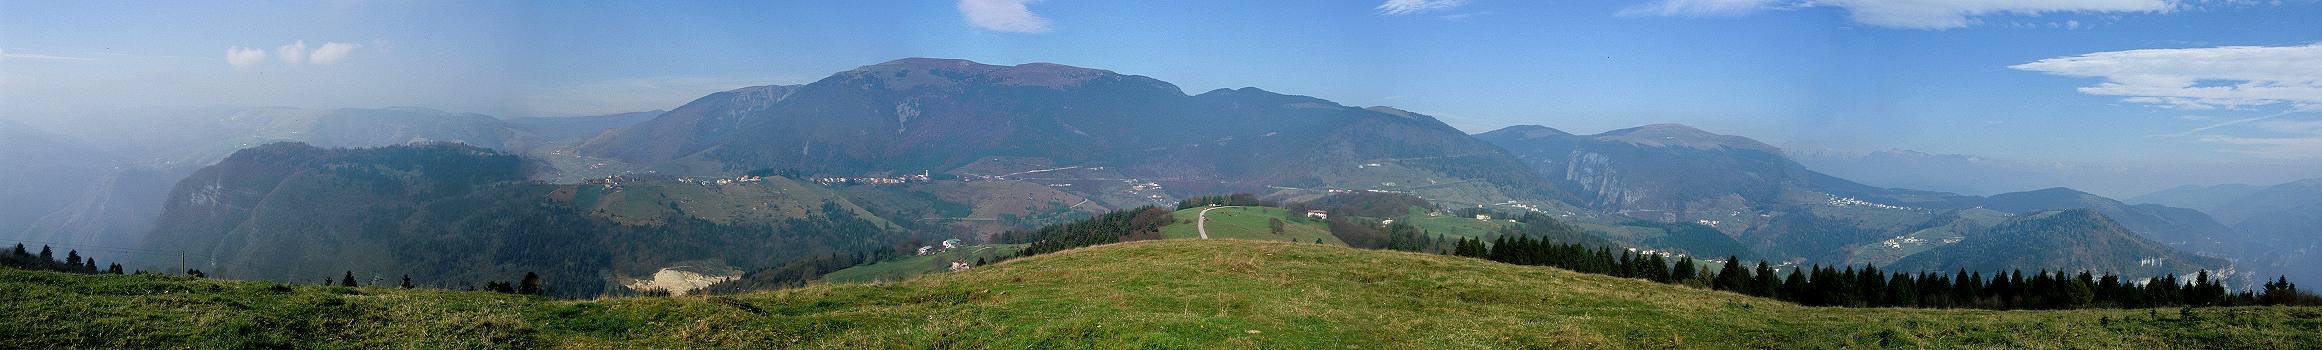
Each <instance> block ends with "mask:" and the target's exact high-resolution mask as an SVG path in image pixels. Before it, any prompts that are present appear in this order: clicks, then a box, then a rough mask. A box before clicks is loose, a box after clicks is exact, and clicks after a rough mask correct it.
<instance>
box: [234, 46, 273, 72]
mask: <svg viewBox="0 0 2322 350" xmlns="http://www.w3.org/2000/svg"><path fill="white" fill-rule="evenodd" d="M265 62H266V50H261V49H253V48H247V47H241V46H230V47H226V64H228V65H233V66H234V68H244V67H249V66H255V65H258V64H259V63H265Z"/></svg>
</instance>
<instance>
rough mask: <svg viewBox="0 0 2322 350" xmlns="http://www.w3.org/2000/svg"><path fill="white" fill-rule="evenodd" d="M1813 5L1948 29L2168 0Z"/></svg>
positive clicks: (2164, 8) (1829, 1) (2163, 8)
mask: <svg viewBox="0 0 2322 350" xmlns="http://www.w3.org/2000/svg"><path fill="white" fill-rule="evenodd" d="M1811 4H1813V5H1815V6H1830V7H1838V8H1844V9H1846V13H1847V16H1848V18H1851V19H1853V20H1854V21H1855V22H1860V23H1863V24H1869V25H1874V26H1881V27H1891V28H1908V29H1948V28H1959V27H1966V26H1968V25H1972V24H1976V23H1978V22H1977V20H1976V19H1975V17H1979V16H1986V15H1994V14H2015V15H2039V14H2044V13H2073V12H2169V11H2171V10H2175V9H2176V5H2175V4H2172V3H2170V1H2168V0H1816V1H1814V2H1812V3H1811Z"/></svg>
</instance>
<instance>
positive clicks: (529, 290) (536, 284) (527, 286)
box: [516, 272, 541, 295]
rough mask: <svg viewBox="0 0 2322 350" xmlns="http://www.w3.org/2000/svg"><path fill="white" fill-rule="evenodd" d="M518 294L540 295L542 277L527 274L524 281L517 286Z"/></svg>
mask: <svg viewBox="0 0 2322 350" xmlns="http://www.w3.org/2000/svg"><path fill="white" fill-rule="evenodd" d="M516 294H524V295H540V294H541V290H540V275H539V274H535V273H531V272H525V273H524V281H523V282H522V283H520V284H517V285H516Z"/></svg>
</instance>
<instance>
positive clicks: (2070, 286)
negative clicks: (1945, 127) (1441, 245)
mask: <svg viewBox="0 0 2322 350" xmlns="http://www.w3.org/2000/svg"><path fill="white" fill-rule="evenodd" d="M1444 253H1446V254H1449V255H1455V256H1464V257H1473V258H1479V259H1486V260H1491V261H1498V262H1504V263H1510V264H1518V265H1534V266H1551V267H1557V268H1563V269H1567V270H1572V271H1577V272H1583V273H1594V274H1602V275H1611V276H1617V277H1627V278H1637V279H1644V280H1649V281H1654V282H1660V283H1669V284H1678V285H1688V286H1695V287H1704V288H1710V289H1714V290H1723V291H1732V292H1736V293H1742V294H1747V295H1751V296H1758V297H1766V298H1774V299H1780V300H1784V301H1789V302H1794V303H1798V304H1800V305H1808V306H1843V307H1920V308H1978V309H1998V310H2012V309H2073V308H2146V307H2166V306H2187V307H2206V306H2246V305H2322V297H2317V296H2316V295H2315V294H2313V293H2312V292H2306V291H2299V290H2298V289H2297V285H2296V284H2292V283H2290V282H2289V279H2288V278H2286V277H2284V278H2278V279H2277V280H2276V281H2274V282H2269V283H2267V284H2266V287H2265V288H2264V289H2263V290H2259V291H2243V292H2240V293H2232V292H2229V291H2228V290H2227V289H2226V288H2225V284H2224V281H2223V280H2222V279H2218V278H2212V277H2211V276H2210V274H2209V272H2208V271H2201V272H2199V273H2197V274H2196V275H2194V276H2193V278H2192V279H2191V280H2189V281H2188V280H2183V279H2180V277H2178V276H2177V275H2175V274H2170V275H2166V276H2161V277H2156V278H2151V279H2148V280H2146V281H2141V283H2140V281H2132V280H2127V279H2124V278H2122V277H2120V276H2117V275H2111V274H2107V275H2103V276H2097V275H2094V274H2091V273H2088V272H2081V273H2078V274H2070V273H2066V272H2050V271H2046V270H2041V271H2038V272H2035V273H2033V274H2029V275H2027V274H2025V273H2024V272H2023V271H2022V270H2015V271H2000V272H1994V273H1992V274H1990V275H1988V277H1987V275H1985V274H1983V273H1982V272H1969V271H1966V270H1960V271H1958V272H1955V273H1950V274H1944V273H1936V272H1921V273H1915V274H1914V273H1901V272H1892V273H1890V272H1885V271H1880V270H1879V269H1878V268H1877V267H1875V266H1870V265H1868V264H1865V265H1863V266H1862V267H1861V268H1859V269H1858V268H1856V267H1854V266H1844V267H1843V268H1842V267H1839V266H1822V265H1814V266H1810V267H1807V268H1803V269H1791V270H1790V272H1789V274H1788V275H1787V276H1782V275H1780V274H1778V273H1777V272H1776V270H1775V269H1774V268H1773V267H1771V266H1769V265H1768V264H1766V262H1765V261H1758V262H1757V263H1756V265H1755V267H1745V266H1744V265H1743V264H1742V262H1741V259H1740V258H1739V257H1728V258H1727V259H1725V261H1724V263H1723V264H1722V266H1719V267H1717V268H1711V267H1710V266H1706V265H1701V264H1699V263H1697V262H1696V261H1695V260H1693V258H1691V257H1678V258H1677V259H1676V260H1675V261H1674V262H1672V261H1670V260H1669V259H1668V258H1665V257H1663V256H1662V255H1660V254H1638V253H1635V252H1630V251H1621V252H1619V253H1618V254H1615V253H1614V251H1613V250H1611V249H1607V248H1590V247H1588V246H1584V245H1581V244H1574V243H1553V242H1551V241H1549V240H1546V239H1539V238H1533V237H1528V236H1501V237H1498V238H1495V239H1493V240H1491V241H1488V242H1487V241H1484V240H1480V239H1468V238H1460V239H1458V240H1457V241H1455V242H1453V243H1452V248H1451V249H1450V250H1449V251H1446V252H1444Z"/></svg>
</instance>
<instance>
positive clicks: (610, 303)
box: [0, 240, 2322, 349]
mask: <svg viewBox="0 0 2322 350" xmlns="http://www.w3.org/2000/svg"><path fill="white" fill-rule="evenodd" d="M0 283H4V284H7V285H10V286H15V287H14V288H5V289H0V300H17V301H27V302H24V303H18V305H20V306H19V307H18V308H16V309H13V310H11V312H9V313H7V314H5V315H4V316H0V332H4V333H5V334H12V335H17V336H16V337H13V338H14V339H12V340H11V342H12V344H14V345H19V346H27V347H39V348H73V347H132V348H153V347H196V348H249V347H334V348H340V347H343V348H455V347H456V348H539V347H546V348H650V347H670V346H680V347H769V346H771V347H786V348H846V349H859V348H926V347H958V348H1660V347H1680V348H1684V347H1735V348H1839V347H1929V348H2065V347H2095V348H2299V347H2311V346H2312V345H2313V344H2317V343H2322V334H2317V333H2314V332H2313V331H2312V330H2313V329H2315V328H2317V327H2322V323H2317V322H2318V321H2316V320H2317V319H2318V318H2322V309H2316V308H2311V307H2266V308H2221V309H2206V308H2205V309H2187V310H2184V311H2182V312H2180V311H2175V310H2171V311H2167V312H2162V311H2161V310H2066V311H1982V310H1915V309H1887V308H1813V307H1800V306H1797V305H1793V304H1789V303H1783V302H1777V301H1771V300H1766V299H1759V298H1752V297H1747V296H1743V295H1740V294H1733V293H1727V292H1712V291H1707V290H1702V289H1696V288H1688V287H1681V286H1673V285H1667V284H1660V283H1654V282H1649V281H1644V280H1638V279H1626V278H1616V277H1608V276H1599V275H1588V274H1580V273H1574V272H1570V271H1566V270H1561V269H1554V268H1542V267H1525V266H1516V265H1507V264H1499V263H1492V262H1488V261H1483V260H1477V259H1468V258H1458V257H1448V256H1438V255H1426V254H1414V253H1398V252H1385V251H1366V250H1355V249H1348V248H1342V247H1330V246H1324V245H1315V244H1297V243H1283V242H1255V241H1233V240H1208V241H1201V240H1164V241H1148V242H1138V243H1126V244H1115V245H1106V246H1098V247H1090V248H1083V249H1075V250H1070V251H1065V252H1060V253H1055V254H1048V255H1042V256H1036V257H1030V258H1024V259H1017V260H1011V261H1008V262H1004V263H999V264H994V265H991V266H986V267H981V268H976V269H973V270H969V271H966V272H960V273H948V274H940V275H932V276H927V277H922V278H918V279H914V280H911V281H907V282H902V283H893V284H869V285H854V284H846V285H822V286H813V287H808V288H803V289H794V290H786V291H780V292H760V293H749V294H741V295H731V296H687V297H632V298H613V299H598V300H563V301H558V300H547V299H536V298H528V297H521V296H514V295H507V294H494V293H485V292H456V291H444V290H402V289H392V288H374V287H365V288H345V287H318V286H295V285H281V284H275V283H268V282H244V281H225V280H204V279H184V278H171V277H161V276H84V275H65V274H57V273H46V272H25V271H19V270H0Z"/></svg>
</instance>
